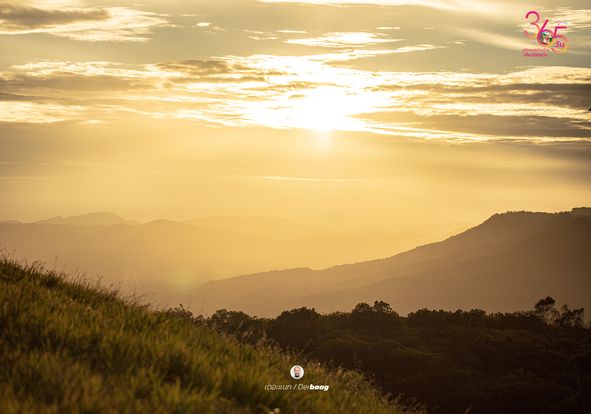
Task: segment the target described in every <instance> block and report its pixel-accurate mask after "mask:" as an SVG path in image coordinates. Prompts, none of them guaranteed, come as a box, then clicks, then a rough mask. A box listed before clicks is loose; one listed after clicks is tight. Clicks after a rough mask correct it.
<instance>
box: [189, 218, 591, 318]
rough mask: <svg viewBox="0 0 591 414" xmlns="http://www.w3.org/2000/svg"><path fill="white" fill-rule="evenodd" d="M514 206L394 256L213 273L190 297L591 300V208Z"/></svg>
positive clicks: (335, 304)
mask: <svg viewBox="0 0 591 414" xmlns="http://www.w3.org/2000/svg"><path fill="white" fill-rule="evenodd" d="M587 213H588V210H585V209H574V210H573V211H571V212H567V213H558V214H550V213H531V212H509V213H504V214H495V215H494V216H492V217H491V218H489V219H488V220H486V221H485V222H484V223H482V224H480V225H478V226H476V227H473V228H471V229H469V230H467V231H465V232H463V233H460V234H458V235H456V236H453V237H450V238H449V239H446V240H444V241H442V242H438V243H432V244H428V245H425V246H421V247H418V248H415V249H413V250H410V251H407V252H404V253H400V254H397V255H395V256H392V257H389V258H387V259H381V260H372V261H367V262H361V263H355V264H349V265H341V266H335V267H331V268H328V269H325V270H312V269H308V268H298V269H289V270H284V271H272V272H266V273H258V274H251V275H244V276H239V277H235V278H229V279H224V280H219V281H212V282H208V283H206V284H205V285H203V286H201V287H199V288H197V289H195V290H194V292H193V293H192V294H191V296H189V297H187V301H189V303H191V305H192V306H193V308H194V309H196V310H197V309H200V310H203V311H205V312H210V311H213V310H215V309H219V308H227V309H233V310H242V311H245V312H247V313H250V314H253V315H264V316H273V315H276V314H278V313H279V312H280V311H281V310H283V309H289V308H294V307H301V306H308V307H314V308H316V309H317V310H318V311H321V312H329V311H335V310H348V309H351V308H352V307H353V306H354V305H355V304H357V303H359V302H363V301H365V302H373V301H374V300H384V301H386V302H388V303H390V304H391V305H392V306H393V307H394V308H395V309H397V310H399V311H401V312H403V313H406V312H409V311H411V310H415V309H418V308H423V307H429V308H441V309H449V310H455V309H458V308H463V309H470V308H482V309H485V310H488V311H515V310H518V309H523V308H524V307H527V306H528V304H530V303H532V302H533V301H535V300H536V299H537V298H540V297H545V296H553V297H556V298H557V299H558V300H560V301H562V302H568V303H570V304H572V305H573V306H576V307H586V308H587V309H590V308H591V294H589V292H591V273H590V271H591V217H590V216H589V215H588V214H587Z"/></svg>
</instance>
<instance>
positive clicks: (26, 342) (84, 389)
mask: <svg viewBox="0 0 591 414" xmlns="http://www.w3.org/2000/svg"><path fill="white" fill-rule="evenodd" d="M294 363H300V364H302V365H304V367H305V369H306V375H305V379H303V380H302V383H305V384H310V383H313V384H329V385H330V390H329V391H327V392H322V391H316V392H312V391H266V390H265V389H264V385H265V384H297V382H296V381H295V380H292V379H291V378H290V377H289V368H290V367H291V366H292V365H293V364H294ZM0 396H1V397H0V413H269V412H272V411H274V412H281V413H360V414H362V413H372V414H379V413H399V412H401V411H400V410H399V409H398V408H397V407H395V406H393V405H390V404H388V403H387V401H386V400H385V398H384V397H383V396H381V395H380V394H379V393H378V392H377V391H375V390H374V388H373V387H372V386H371V384H370V383H368V382H367V381H366V380H364V379H363V378H362V377H361V375H359V374H358V373H355V372H352V371H344V370H339V371H329V370H327V369H326V368H324V367H323V366H321V365H320V364H318V363H314V362H310V361H307V362H306V361H305V362H302V360H301V359H297V360H296V358H295V357H294V356H293V355H289V354H285V353H281V352H279V351H278V350H276V349H273V348H269V347H267V346H263V345H261V346H252V345H248V344H242V343H239V342H237V341H236V340H233V339H231V338H228V337H224V336H221V335H220V334H218V333H216V332H214V331H212V330H210V329H208V328H206V327H204V326H200V325H198V324H195V323H193V322H191V321H190V320H188V319H186V318H182V317H178V316H174V315H172V314H167V313H164V312H155V311H151V310H150V309H149V308H147V307H145V306H140V305H138V304H136V303H134V302H133V300H129V299H124V298H121V297H120V296H119V295H118V294H117V293H116V292H114V291H109V290H107V289H105V288H101V287H99V286H94V285H89V284H88V283H85V282H83V281H69V280H66V279H65V278H64V277H63V276H61V275H58V274H56V273H54V272H48V271H44V270H43V269H41V268H39V267H36V266H22V265H19V264H18V263H15V262H13V261H10V260H7V259H0Z"/></svg>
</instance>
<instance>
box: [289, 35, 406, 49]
mask: <svg viewBox="0 0 591 414" xmlns="http://www.w3.org/2000/svg"><path fill="white" fill-rule="evenodd" d="M400 41H402V39H392V38H389V37H387V36H384V35H381V34H379V33H368V32H335V33H326V34H324V35H322V36H318V37H309V38H303V39H288V40H286V41H285V43H290V44H294V45H304V46H315V47H326V48H350V47H365V46H370V45H375V44H379V43H393V42H400Z"/></svg>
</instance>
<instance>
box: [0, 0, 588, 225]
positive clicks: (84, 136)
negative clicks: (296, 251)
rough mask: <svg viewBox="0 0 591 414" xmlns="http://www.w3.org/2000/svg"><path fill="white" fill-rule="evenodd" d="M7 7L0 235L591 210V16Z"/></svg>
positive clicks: (449, 0)
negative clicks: (219, 219)
mask: <svg viewBox="0 0 591 414" xmlns="http://www.w3.org/2000/svg"><path fill="white" fill-rule="evenodd" d="M1 1H2V0H0V52H1V53H0V219H18V220H25V221H27V220H37V219H41V218H46V217H49V216H55V215H69V214H81V213H86V212H91V211H113V212H116V213H118V214H121V215H123V216H125V217H128V218H130V219H137V220H151V219H157V218H169V219H184V218H189V217H200V216H210V215H241V216H272V217H275V216H281V217H285V218H289V219H292V220H295V221H299V222H301V223H305V224H310V225H315V226H319V227H326V228H339V229H359V228H371V229H379V228H400V227H404V226H415V225H425V224H435V223H450V222H459V223H465V222H474V223H476V222H478V221H481V220H484V219H485V218H486V217H488V216H489V215H491V214H494V213H495V212H500V211H507V210H543V211H561V210H569V209H570V208H572V207H576V206H583V205H587V206H589V205H591V112H589V108H590V107H591V9H590V8H589V5H588V2H586V1H562V2H556V1H555V2H550V1H544V2H535V4H533V3H527V2H521V1H481V0H473V1H468V0H356V1H354V0H301V1H289V0H285V1H281V0H228V1H226V0H212V1H209V0H204V1H185V0H177V1H156V0H146V1H143V2H137V3H129V2H127V3H126V2H118V1H101V2H95V1H86V0H47V1H26V2H1ZM529 11H534V12H535V13H530V14H529V15H528V17H527V18H526V14H527V13H528V12H529ZM536 15H538V16H539V20H538V21H537V23H536ZM546 20H548V22H547V23H546V26H544V28H545V29H550V31H554V30H555V28H556V32H555V34H556V35H559V36H565V37H566V40H565V43H567V45H568V50H566V51H564V49H562V50H561V49H560V47H559V46H557V47H556V48H555V51H553V50H550V49H548V48H544V47H542V46H541V45H539V44H538V42H537V40H536V39H535V34H536V33H537V29H536V24H537V25H538V26H537V27H541V26H542V25H543V24H544V23H545V21H546ZM560 26H562V27H560ZM564 26H566V27H564ZM524 31H526V32H527V33H529V34H530V35H529V37H528V36H527V35H526V33H524ZM557 39H558V37H557ZM524 49H543V51H544V52H547V56H543V57H531V56H526V55H525V53H524Z"/></svg>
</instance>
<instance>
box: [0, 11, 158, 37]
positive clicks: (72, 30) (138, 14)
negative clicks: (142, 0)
mask: <svg viewBox="0 0 591 414" xmlns="http://www.w3.org/2000/svg"><path fill="white" fill-rule="evenodd" d="M0 23H1V25H0V35H26V34H36V33H41V34H50V35H53V36H59V37H65V38H68V39H73V40H80V41H89V42H145V41H147V40H148V39H149V38H148V35H149V34H151V33H152V32H153V30H154V29H156V28H158V27H163V26H168V25H170V24H169V23H168V22H167V21H166V20H165V19H164V18H163V16H161V15H159V14H157V13H153V12H147V11H141V10H135V9H132V8H128V7H106V8H100V9H99V8H72V7H65V8H59V9H58V8H53V9H49V8H37V7H24V6H16V5H11V4H0Z"/></svg>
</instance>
